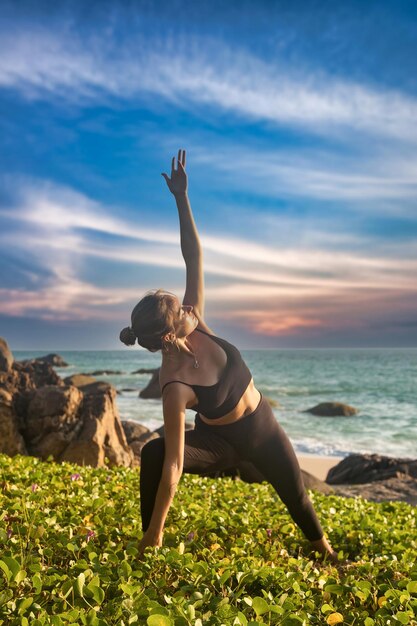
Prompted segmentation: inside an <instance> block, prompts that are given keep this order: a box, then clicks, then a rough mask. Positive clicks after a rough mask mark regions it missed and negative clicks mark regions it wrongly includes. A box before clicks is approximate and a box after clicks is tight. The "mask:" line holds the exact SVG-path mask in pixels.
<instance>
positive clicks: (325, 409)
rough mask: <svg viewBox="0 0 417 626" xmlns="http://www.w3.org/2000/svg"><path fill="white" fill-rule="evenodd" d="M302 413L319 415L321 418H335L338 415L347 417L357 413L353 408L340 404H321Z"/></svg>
mask: <svg viewBox="0 0 417 626" xmlns="http://www.w3.org/2000/svg"><path fill="white" fill-rule="evenodd" d="M303 413H312V414H313V415H320V416H322V417H336V416H338V415H342V416H344V417H347V416H350V415H356V414H357V413H358V411H357V409H355V408H354V407H353V406H349V405H348V404H342V403H341V402H321V403H320V404H316V406H313V407H312V408H311V409H307V410H305V411H303Z"/></svg>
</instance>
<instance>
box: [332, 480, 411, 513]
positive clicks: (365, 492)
mask: <svg viewBox="0 0 417 626" xmlns="http://www.w3.org/2000/svg"><path fill="white" fill-rule="evenodd" d="M332 487H333V490H334V493H335V494H336V495H338V496H344V497H345V498H358V497H360V498H364V499H365V500H370V501H371V502H386V501H397V502H407V504H411V505H413V506H417V479H416V478H413V477H412V476H409V475H408V474H400V475H399V476H398V477H396V478H387V479H386V480H378V481H374V482H372V483H361V484H358V485H332Z"/></svg>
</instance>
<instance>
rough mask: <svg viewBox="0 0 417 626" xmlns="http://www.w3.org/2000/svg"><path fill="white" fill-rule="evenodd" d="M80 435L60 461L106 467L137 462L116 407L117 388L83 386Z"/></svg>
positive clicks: (96, 385)
mask: <svg viewBox="0 0 417 626" xmlns="http://www.w3.org/2000/svg"><path fill="white" fill-rule="evenodd" d="M82 393H83V403H82V405H81V410H80V414H79V420H80V422H81V426H80V427H79V430H78V432H77V437H76V438H74V439H73V440H72V441H71V443H70V444H69V445H68V446H67V447H66V448H65V450H64V451H63V452H62V453H61V454H60V456H59V460H60V461H68V462H71V463H78V464H80V465H92V466H93V467H102V466H104V465H106V459H108V464H109V465H110V466H112V465H124V466H131V465H134V464H135V463H134V455H133V451H132V450H131V448H130V446H129V444H128V442H127V440H126V436H125V433H124V430H123V427H122V423H121V421H120V417H119V413H118V410H117V407H116V390H115V389H114V388H113V387H111V386H110V385H108V386H107V387H106V388H103V385H102V384H101V383H95V384H92V385H88V386H86V387H84V388H83V391H82Z"/></svg>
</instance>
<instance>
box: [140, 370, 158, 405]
mask: <svg viewBox="0 0 417 626" xmlns="http://www.w3.org/2000/svg"><path fill="white" fill-rule="evenodd" d="M139 397H140V398H144V399H149V398H152V399H154V400H158V399H159V398H161V397H162V394H161V388H160V386H159V368H158V369H156V370H154V372H153V374H152V378H151V380H150V381H149V383H148V384H147V385H146V387H144V389H142V390H141V391H140V392H139Z"/></svg>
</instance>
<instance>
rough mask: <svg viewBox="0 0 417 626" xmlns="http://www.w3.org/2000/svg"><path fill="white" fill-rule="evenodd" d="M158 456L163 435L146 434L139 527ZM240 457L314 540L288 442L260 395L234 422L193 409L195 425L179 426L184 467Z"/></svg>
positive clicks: (205, 467) (316, 528)
mask: <svg viewBox="0 0 417 626" xmlns="http://www.w3.org/2000/svg"><path fill="white" fill-rule="evenodd" d="M164 456H165V441H164V438H163V437H161V438H158V439H152V441H149V442H148V443H147V444H146V445H145V446H144V447H143V448H142V457H141V471H140V506H141V515H142V529H143V531H144V532H145V530H146V529H147V528H148V526H149V522H150V520H151V516H152V511H153V507H154V502H155V498H156V493H157V491H158V486H159V481H160V479H161V475H162V466H163V463H164ZM242 461H249V462H250V463H252V465H253V466H254V467H255V469H256V470H257V473H258V475H259V477H260V482H261V481H262V480H265V481H267V482H269V483H271V485H272V486H273V487H274V489H275V491H276V492H277V493H278V495H279V497H280V498H281V500H282V501H283V502H284V504H285V505H286V507H287V508H288V511H289V513H290V515H291V517H292V519H293V520H294V522H295V523H296V524H297V525H298V526H299V527H300V529H301V530H302V532H303V533H304V535H305V536H306V538H307V539H309V540H310V541H316V540H318V539H321V538H322V537H323V530H322V528H321V526H320V522H319V520H318V519H317V515H316V513H315V511H314V508H313V505H312V502H311V500H310V498H309V497H308V495H307V493H306V490H305V487H304V483H303V477H302V474H301V471H300V466H299V464H298V460H297V457H296V455H295V452H294V449H293V447H292V445H291V442H290V440H289V439H288V437H287V435H286V434H285V432H284V430H283V429H282V427H281V426H280V425H279V423H278V422H277V420H276V419H275V416H274V414H273V412H272V409H271V407H270V406H269V404H268V402H267V401H266V400H265V398H264V397H262V396H261V400H260V402H259V404H258V406H257V408H256V409H255V411H253V413H250V414H249V415H246V416H245V417H242V418H240V419H239V420H238V421H237V422H233V423H232V424H226V425H222V426H220V425H218V426H209V425H208V424H206V423H205V422H203V421H202V420H201V418H200V416H199V414H198V413H197V415H196V418H195V429H194V430H187V431H186V432H185V448H184V467H183V471H184V472H185V473H188V474H201V475H204V474H213V472H223V471H228V470H231V469H233V468H235V467H237V466H238V465H240V464H241V462H242Z"/></svg>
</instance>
